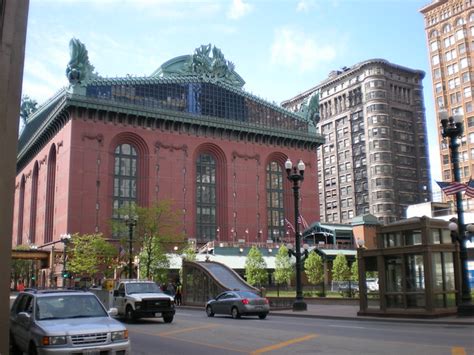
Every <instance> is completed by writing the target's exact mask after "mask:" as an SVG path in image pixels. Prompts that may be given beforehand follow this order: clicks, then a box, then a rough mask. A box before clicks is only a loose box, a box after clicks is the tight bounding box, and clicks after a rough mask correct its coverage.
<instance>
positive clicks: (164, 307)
mask: <svg viewBox="0 0 474 355" xmlns="http://www.w3.org/2000/svg"><path fill="white" fill-rule="evenodd" d="M113 307H115V308H117V310H118V314H119V316H122V317H124V318H125V319H126V320H127V321H134V320H137V319H139V318H154V317H162V318H163V321H164V322H165V323H171V322H172V321H173V318H174V314H175V307H174V299H173V297H172V296H169V295H167V294H165V293H163V291H161V289H160V288H159V287H158V285H157V284H156V283H154V282H153V281H144V280H124V281H120V282H119V283H118V285H117V288H116V289H115V290H114V293H113Z"/></svg>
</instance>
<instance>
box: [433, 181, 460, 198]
mask: <svg viewBox="0 0 474 355" xmlns="http://www.w3.org/2000/svg"><path fill="white" fill-rule="evenodd" d="M436 183H437V184H438V185H439V187H440V188H441V190H443V192H444V193H445V194H446V195H454V194H455V193H457V192H462V191H464V190H466V184H462V183H460V182H457V181H453V182H444V181H436Z"/></svg>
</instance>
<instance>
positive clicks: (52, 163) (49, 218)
mask: <svg viewBox="0 0 474 355" xmlns="http://www.w3.org/2000/svg"><path fill="white" fill-rule="evenodd" d="M46 181H47V182H46V211H45V223H44V242H45V243H49V242H52V241H53V227H54V200H55V190H56V189H55V187H56V146H55V145H53V146H52V147H51V150H50V151H49V158H48V172H47V180H46Z"/></svg>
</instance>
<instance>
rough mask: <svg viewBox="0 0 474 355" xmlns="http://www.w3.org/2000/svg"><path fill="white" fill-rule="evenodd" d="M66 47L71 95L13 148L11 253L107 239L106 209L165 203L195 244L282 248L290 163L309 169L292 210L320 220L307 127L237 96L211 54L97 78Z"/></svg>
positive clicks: (81, 54)
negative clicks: (75, 236) (80, 238)
mask: <svg viewBox="0 0 474 355" xmlns="http://www.w3.org/2000/svg"><path fill="white" fill-rule="evenodd" d="M70 46H71V50H72V57H71V61H70V63H69V65H68V69H67V75H68V78H69V81H70V86H69V88H67V89H62V90H61V91H59V92H58V93H57V94H56V95H54V96H53V97H52V98H51V99H50V100H49V101H47V102H46V103H45V104H44V105H42V106H41V107H40V109H39V110H38V111H36V112H35V113H34V114H33V115H32V116H31V117H29V119H28V122H27V125H26V126H25V128H24V130H23V132H22V134H21V136H20V139H19V148H18V149H19V150H18V160H17V177H16V186H15V210H14V227H13V235H12V245H13V246H16V245H21V244H28V243H30V244H35V245H37V246H43V245H45V244H48V243H51V242H54V241H56V240H59V238H60V235H61V234H63V233H81V234H82V233H94V232H100V233H103V234H104V236H106V237H110V238H111V237H112V235H111V230H110V223H109V222H110V220H111V218H112V216H113V212H114V208H117V207H120V206H123V205H127V204H129V203H137V204H139V205H142V206H149V205H151V204H152V203H153V202H154V201H159V200H163V199H171V200H172V201H173V206H174V208H176V209H178V210H181V211H182V212H184V213H183V214H182V224H181V226H179V228H181V229H182V232H183V233H184V235H185V236H186V237H187V238H193V239H196V240H197V242H198V244H202V243H205V242H207V241H211V240H219V241H232V240H238V239H246V241H247V242H255V241H266V240H268V239H273V240H280V239H281V238H283V237H284V235H285V233H286V226H285V223H284V219H285V218H288V219H289V220H290V221H294V212H293V210H294V208H293V206H294V202H293V193H292V190H291V183H290V182H289V181H288V179H287V178H286V172H285V168H284V163H285V161H286V160H287V158H290V159H291V160H292V161H293V163H294V164H296V163H297V162H298V160H299V159H302V160H303V162H304V163H305V164H306V171H305V181H304V182H303V183H302V185H301V201H300V209H301V213H302V215H303V216H304V217H305V219H306V220H307V221H308V222H309V223H311V222H314V221H317V220H318V219H319V201H318V190H317V186H318V181H317V161H316V148H317V147H318V146H319V145H320V144H322V142H323V138H322V136H320V135H319V134H318V133H316V129H315V125H314V122H313V121H312V120H311V119H310V118H308V117H305V116H304V115H303V114H297V113H292V112H289V111H287V110H285V109H283V108H281V107H279V106H276V105H274V104H271V103H269V102H266V101H264V100H262V99H259V98H258V97H256V96H253V95H251V94H249V93H247V92H245V91H244V90H243V89H242V86H243V85H244V81H243V80H242V78H241V77H240V76H239V75H238V74H237V73H236V72H235V71H234V68H233V64H232V63H230V62H228V61H227V60H225V59H224V56H223V55H222V53H221V52H220V50H218V49H217V48H215V47H214V48H212V55H211V46H210V45H209V46H202V47H200V48H198V49H197V50H196V52H195V54H193V55H187V56H180V57H177V58H174V59H172V60H170V61H168V62H166V63H164V64H163V65H162V66H161V67H160V68H159V69H158V70H156V71H155V72H154V73H153V74H152V75H151V76H148V77H125V78H104V77H100V76H98V75H97V74H95V73H93V67H92V66H91V65H90V63H89V61H88V58H87V51H86V49H85V47H84V45H82V43H80V42H79V41H77V40H72V41H71V44H70Z"/></svg>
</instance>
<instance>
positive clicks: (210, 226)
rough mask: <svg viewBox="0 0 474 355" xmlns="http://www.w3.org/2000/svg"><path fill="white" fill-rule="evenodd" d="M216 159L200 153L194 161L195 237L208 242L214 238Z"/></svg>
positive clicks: (215, 226) (215, 227)
mask: <svg viewBox="0 0 474 355" xmlns="http://www.w3.org/2000/svg"><path fill="white" fill-rule="evenodd" d="M216 173H217V165H216V160H215V159H214V157H213V156H212V155H210V154H201V155H199V157H198V158H197V161H196V239H197V240H198V242H201V243H202V242H208V241H212V240H215V239H216V231H217V222H216V221H217V215H216V212H217V211H216V207H217V204H216V187H217V184H216Z"/></svg>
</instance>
